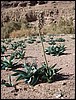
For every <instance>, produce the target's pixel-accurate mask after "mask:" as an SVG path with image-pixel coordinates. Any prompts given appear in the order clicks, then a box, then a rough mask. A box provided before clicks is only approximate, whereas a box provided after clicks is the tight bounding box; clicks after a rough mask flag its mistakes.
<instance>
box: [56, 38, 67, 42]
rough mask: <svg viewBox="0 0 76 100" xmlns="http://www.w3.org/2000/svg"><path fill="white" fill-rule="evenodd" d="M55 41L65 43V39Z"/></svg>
mask: <svg viewBox="0 0 76 100" xmlns="http://www.w3.org/2000/svg"><path fill="white" fill-rule="evenodd" d="M55 41H56V42H65V39H63V38H57V39H56V40H55Z"/></svg>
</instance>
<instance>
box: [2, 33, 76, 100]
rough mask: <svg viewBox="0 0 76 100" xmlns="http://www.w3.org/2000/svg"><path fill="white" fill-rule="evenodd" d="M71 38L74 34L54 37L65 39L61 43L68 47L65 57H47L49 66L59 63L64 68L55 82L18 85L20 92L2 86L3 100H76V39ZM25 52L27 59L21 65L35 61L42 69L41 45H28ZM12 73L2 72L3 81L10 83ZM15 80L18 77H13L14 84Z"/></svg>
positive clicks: (46, 44) (46, 45)
mask: <svg viewBox="0 0 76 100" xmlns="http://www.w3.org/2000/svg"><path fill="white" fill-rule="evenodd" d="M73 35H74V34H73ZM71 36H72V34H67V35H63V36H61V35H60V36H54V39H55V38H59V37H62V38H64V39H65V42H64V43H61V44H65V46H66V47H67V48H66V51H65V54H64V55H61V56H52V55H46V57H47V61H48V64H49V66H50V65H54V64H55V63H57V68H62V69H61V70H60V72H59V74H60V76H57V78H56V81H55V82H53V83H40V84H37V85H36V86H34V87H32V86H29V85H27V84H25V83H24V82H21V83H19V84H18V85H17V88H18V91H14V88H13V87H5V86H1V99H57V98H58V99H75V39H72V38H71ZM21 39H24V38H21ZM46 40H48V36H46ZM44 46H45V48H46V47H48V46H49V44H48V43H46V42H44ZM25 51H26V53H25V57H24V59H23V60H22V61H21V62H19V63H23V62H24V61H26V62H30V63H32V62H33V60H35V61H36V63H37V65H38V67H41V64H42V63H43V62H44V57H43V52H42V51H43V50H42V46H41V43H36V42H35V43H33V44H28V43H26V48H25ZM10 52H12V51H10V50H7V52H6V54H8V53H10ZM6 54H5V55H6ZM19 69H21V68H19ZM11 73H13V72H12V71H9V70H1V79H5V80H6V81H8V75H9V74H11ZM15 80H16V77H13V78H12V82H13V83H15Z"/></svg>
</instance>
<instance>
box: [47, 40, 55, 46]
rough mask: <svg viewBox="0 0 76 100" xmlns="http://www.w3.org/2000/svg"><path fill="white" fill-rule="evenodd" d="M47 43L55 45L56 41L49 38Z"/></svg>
mask: <svg viewBox="0 0 76 100" xmlns="http://www.w3.org/2000/svg"><path fill="white" fill-rule="evenodd" d="M48 44H50V45H55V44H56V42H55V40H53V39H51V40H50V41H49V42H48Z"/></svg>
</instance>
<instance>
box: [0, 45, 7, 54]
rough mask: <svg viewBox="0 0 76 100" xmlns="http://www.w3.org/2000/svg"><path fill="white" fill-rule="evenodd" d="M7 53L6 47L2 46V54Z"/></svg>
mask: <svg viewBox="0 0 76 100" xmlns="http://www.w3.org/2000/svg"><path fill="white" fill-rule="evenodd" d="M5 51H7V49H6V47H5V46H4V45H2V46H1V54H4V53H5Z"/></svg>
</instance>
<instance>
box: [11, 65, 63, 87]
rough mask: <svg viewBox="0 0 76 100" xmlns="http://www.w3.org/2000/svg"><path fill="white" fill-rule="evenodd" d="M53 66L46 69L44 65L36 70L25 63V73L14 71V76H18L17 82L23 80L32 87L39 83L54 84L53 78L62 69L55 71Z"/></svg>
mask: <svg viewBox="0 0 76 100" xmlns="http://www.w3.org/2000/svg"><path fill="white" fill-rule="evenodd" d="M55 66H56V64H55V65H53V66H52V67H48V69H46V64H43V65H42V67H41V68H38V69H37V68H36V67H35V66H32V65H30V66H27V65H26V63H24V66H23V67H24V69H25V70H24V71H22V70H14V72H15V73H14V74H12V76H18V78H17V80H16V81H19V80H23V79H24V81H25V82H26V83H27V84H30V85H33V86H34V85H36V84H37V83H38V82H40V81H41V82H52V78H53V77H54V75H55V74H56V73H57V72H58V71H59V70H60V69H61V68H60V69H55V68H54V67H55Z"/></svg>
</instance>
